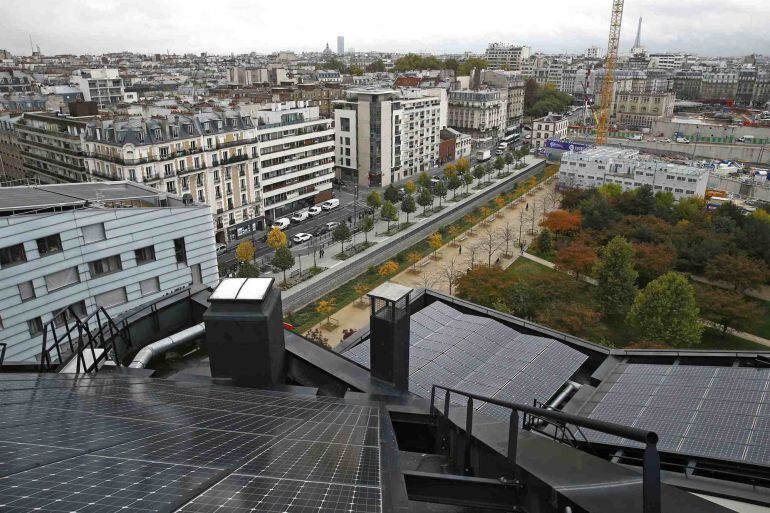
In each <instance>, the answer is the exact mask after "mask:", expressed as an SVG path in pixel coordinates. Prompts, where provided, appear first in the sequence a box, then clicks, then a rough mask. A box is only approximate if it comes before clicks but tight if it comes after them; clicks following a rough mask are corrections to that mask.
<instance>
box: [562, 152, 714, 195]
mask: <svg viewBox="0 0 770 513" xmlns="http://www.w3.org/2000/svg"><path fill="white" fill-rule="evenodd" d="M605 183H615V184H618V185H620V186H621V187H622V188H623V190H624V191H627V190H631V189H636V188H638V187H641V186H643V185H649V186H650V187H651V188H652V189H653V191H654V192H660V191H663V192H670V193H671V194H673V196H674V198H675V199H677V200H679V199H681V198H686V197H693V196H701V197H702V196H704V195H705V193H706V186H707V184H708V170H707V169H702V168H698V167H692V166H683V165H679V164H671V163H669V162H665V161H662V160H656V159H654V158H651V157H649V156H647V155H641V154H640V153H639V151H638V150H630V149H622V148H613V147H609V146H597V147H591V148H588V149H585V150H583V151H581V152H574V151H570V152H566V153H564V154H563V155H562V157H561V166H560V167H559V187H579V188H591V187H599V186H601V185H603V184H605Z"/></svg>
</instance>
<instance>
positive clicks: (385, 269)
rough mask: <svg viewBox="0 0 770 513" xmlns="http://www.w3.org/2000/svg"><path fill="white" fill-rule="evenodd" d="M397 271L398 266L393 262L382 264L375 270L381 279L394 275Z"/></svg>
mask: <svg viewBox="0 0 770 513" xmlns="http://www.w3.org/2000/svg"><path fill="white" fill-rule="evenodd" d="M397 271H398V264H397V263H396V262H394V261H393V260H388V261H387V262H385V263H383V264H382V265H381V266H380V267H379V268H377V274H378V275H380V276H381V277H383V278H387V277H388V276H392V275H394V274H396V272H397Z"/></svg>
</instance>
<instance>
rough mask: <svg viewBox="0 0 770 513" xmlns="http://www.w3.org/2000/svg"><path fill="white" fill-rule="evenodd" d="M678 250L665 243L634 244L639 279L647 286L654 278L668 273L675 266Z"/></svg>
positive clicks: (639, 281) (641, 283) (640, 283)
mask: <svg viewBox="0 0 770 513" xmlns="http://www.w3.org/2000/svg"><path fill="white" fill-rule="evenodd" d="M675 260H676V252H675V251H674V250H673V249H672V248H671V247H670V246H667V245H665V244H652V243H649V242H640V243H637V244H634V262H635V263H636V271H637V273H638V278H637V281H638V283H639V285H640V286H642V287H643V286H645V285H647V284H648V283H650V282H651V281H652V280H654V279H655V278H657V277H658V276H661V275H663V274H666V273H667V272H668V271H670V270H671V268H672V267H673V266H674V261H675Z"/></svg>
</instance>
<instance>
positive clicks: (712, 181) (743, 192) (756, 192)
mask: <svg viewBox="0 0 770 513" xmlns="http://www.w3.org/2000/svg"><path fill="white" fill-rule="evenodd" d="M708 186H709V188H710V189H719V190H721V191H725V192H729V193H732V194H736V195H740V196H746V197H749V198H754V199H758V200H761V201H767V202H770V180H768V181H766V183H752V182H749V181H746V182H742V181H740V180H735V179H733V178H726V177H720V176H714V175H711V176H709V181H708Z"/></svg>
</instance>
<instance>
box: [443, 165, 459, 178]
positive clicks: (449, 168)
mask: <svg viewBox="0 0 770 513" xmlns="http://www.w3.org/2000/svg"><path fill="white" fill-rule="evenodd" d="M455 173H457V166H455V165H454V164H453V163H452V162H450V163H449V164H447V165H446V166H444V175H445V176H449V175H453V174H455Z"/></svg>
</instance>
